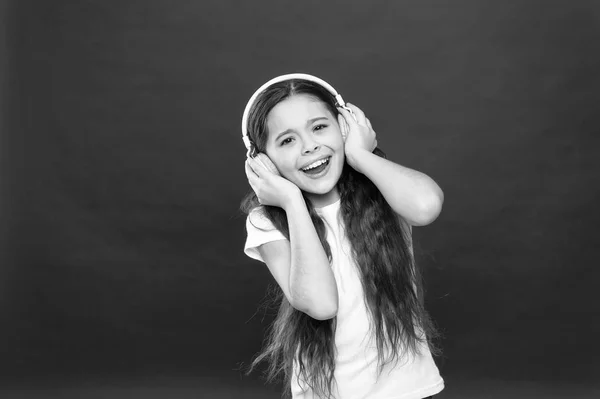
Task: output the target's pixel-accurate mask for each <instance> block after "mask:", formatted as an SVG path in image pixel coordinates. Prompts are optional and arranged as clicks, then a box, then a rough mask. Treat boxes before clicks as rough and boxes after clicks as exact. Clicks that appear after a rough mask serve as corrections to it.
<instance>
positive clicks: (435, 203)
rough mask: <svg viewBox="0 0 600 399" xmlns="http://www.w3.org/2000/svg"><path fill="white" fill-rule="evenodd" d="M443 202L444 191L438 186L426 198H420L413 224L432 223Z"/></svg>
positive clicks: (424, 224) (423, 224)
mask: <svg viewBox="0 0 600 399" xmlns="http://www.w3.org/2000/svg"><path fill="white" fill-rule="evenodd" d="M443 204H444V193H443V192H442V190H441V189H439V188H438V190H436V191H435V192H434V193H432V194H430V195H429V196H428V197H427V198H425V199H422V200H421V201H420V203H419V205H418V211H417V212H416V217H415V218H413V220H412V223H411V224H412V225H413V226H427V225H428V224H431V223H433V222H434V221H435V220H436V219H437V218H438V216H439V215H440V213H441V212H442V206H443Z"/></svg>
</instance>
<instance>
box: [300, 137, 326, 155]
mask: <svg viewBox="0 0 600 399" xmlns="http://www.w3.org/2000/svg"><path fill="white" fill-rule="evenodd" d="M319 148H321V145H320V144H319V143H317V142H316V141H313V140H307V141H306V142H305V143H304V147H303V148H302V154H304V155H306V154H310V153H311V152H315V151H318V150H319Z"/></svg>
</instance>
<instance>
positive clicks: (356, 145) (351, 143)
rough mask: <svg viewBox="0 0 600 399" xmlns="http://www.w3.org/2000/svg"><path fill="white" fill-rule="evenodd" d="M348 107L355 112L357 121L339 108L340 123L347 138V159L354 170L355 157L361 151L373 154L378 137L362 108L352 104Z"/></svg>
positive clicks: (345, 149)
mask: <svg viewBox="0 0 600 399" xmlns="http://www.w3.org/2000/svg"><path fill="white" fill-rule="evenodd" d="M346 106H347V107H348V108H350V109H351V110H352V112H354V115H355V116H356V120H354V117H353V116H352V114H351V113H350V112H348V111H347V110H345V109H343V108H341V107H340V108H338V110H339V111H340V115H339V116H338V122H339V124H340V128H341V129H342V134H344V135H345V136H346V138H345V142H344V152H345V154H346V159H347V161H348V163H349V164H350V166H352V167H353V168H354V165H353V159H354V158H355V157H354V155H355V154H356V153H358V152H360V151H368V152H373V150H374V149H375V148H376V147H377V135H376V133H375V131H374V130H373V127H372V126H371V122H370V121H369V119H368V118H367V117H366V116H365V113H364V112H363V111H362V110H361V109H360V108H358V107H357V106H356V105H354V104H350V103H346Z"/></svg>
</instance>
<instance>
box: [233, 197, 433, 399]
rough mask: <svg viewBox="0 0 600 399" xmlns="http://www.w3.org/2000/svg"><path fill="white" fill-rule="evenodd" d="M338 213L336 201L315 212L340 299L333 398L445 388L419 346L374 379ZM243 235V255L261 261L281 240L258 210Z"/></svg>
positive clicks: (310, 397)
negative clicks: (322, 225) (267, 249)
mask: <svg viewBox="0 0 600 399" xmlns="http://www.w3.org/2000/svg"><path fill="white" fill-rule="evenodd" d="M339 209H340V201H339V200H338V201H337V202H335V203H333V204H331V205H327V206H325V207H323V208H318V209H317V212H318V213H319V215H320V216H321V217H322V218H323V220H324V221H325V226H326V229H327V242H328V243H329V246H330V247H331V255H332V262H331V268H332V270H333V274H334V276H335V281H336V283H337V288H338V295H339V303H338V313H337V325H336V331H335V345H336V363H335V374H334V376H335V383H334V389H333V395H334V398H335V399H367V398H368V399H421V398H425V397H428V396H431V395H435V394H437V393H439V392H440V391H441V390H442V389H444V380H443V379H442V377H441V376H440V373H439V371H438V368H437V367H436V365H435V363H434V361H433V358H432V356H431V353H430V351H429V348H428V347H427V345H425V344H423V345H422V346H421V351H420V355H418V356H412V355H410V356H407V358H403V359H401V360H400V361H399V362H398V363H397V364H391V365H386V367H385V368H384V370H383V372H382V373H381V375H379V376H378V373H377V371H378V370H377V348H376V342H375V338H374V337H372V335H371V334H370V332H369V327H370V322H369V314H368V308H367V306H366V304H365V301H364V293H363V287H362V283H361V280H360V274H359V273H360V271H359V269H358V266H357V265H356V263H355V262H354V260H353V259H352V256H351V251H350V243H349V242H348V240H347V238H346V235H345V234H344V228H343V223H341V220H340V218H339V216H338V215H339ZM250 219H251V220H252V223H250ZM256 226H257V227H258V228H257V227H256ZM261 229H262V230H261ZM246 230H247V232H248V237H247V239H246V244H245V247H244V252H245V253H246V255H248V256H249V257H251V258H253V259H257V260H259V261H263V260H262V258H261V256H260V253H259V252H258V250H257V249H258V247H259V246H260V245H262V244H265V243H267V242H271V241H275V240H284V239H285V237H284V236H283V234H282V233H281V232H279V231H278V230H277V229H276V228H275V227H274V226H273V224H272V223H271V222H270V221H269V220H268V219H267V218H266V216H264V215H263V214H262V208H260V207H259V208H257V209H254V210H253V211H252V212H251V213H250V215H249V217H248V218H247V219H246ZM263 262H264V261H263ZM294 375H296V370H294ZM291 388H292V397H293V399H318V398H317V396H316V395H315V394H313V392H312V390H310V389H309V388H308V387H307V386H306V385H305V384H303V383H302V381H300V383H298V379H297V378H296V377H294V378H293V379H292V386H291Z"/></svg>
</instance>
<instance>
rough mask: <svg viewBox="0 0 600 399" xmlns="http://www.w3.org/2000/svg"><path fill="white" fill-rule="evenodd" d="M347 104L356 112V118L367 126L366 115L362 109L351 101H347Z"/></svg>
mask: <svg viewBox="0 0 600 399" xmlns="http://www.w3.org/2000/svg"><path fill="white" fill-rule="evenodd" d="M346 106H347V107H348V108H350V109H351V110H352V112H354V115H356V119H357V121H358V123H359V124H361V125H365V126H367V122H366V116H365V113H364V112H363V111H362V109H360V108H358V107H357V106H356V105H354V104H351V103H346Z"/></svg>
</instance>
